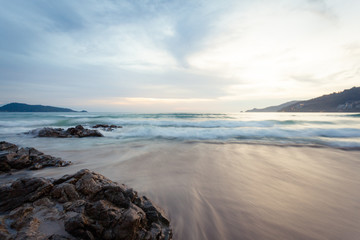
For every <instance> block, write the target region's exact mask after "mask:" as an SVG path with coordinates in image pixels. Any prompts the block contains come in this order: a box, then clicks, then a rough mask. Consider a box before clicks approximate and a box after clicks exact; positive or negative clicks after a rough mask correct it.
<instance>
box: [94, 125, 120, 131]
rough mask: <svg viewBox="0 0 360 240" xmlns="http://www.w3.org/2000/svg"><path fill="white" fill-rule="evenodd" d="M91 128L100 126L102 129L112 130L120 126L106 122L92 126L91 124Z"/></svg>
mask: <svg viewBox="0 0 360 240" xmlns="http://www.w3.org/2000/svg"><path fill="white" fill-rule="evenodd" d="M92 128H100V129H102V130H104V131H108V132H109V131H112V130H114V129H116V128H122V126H116V125H108V124H96V125H94V126H92Z"/></svg>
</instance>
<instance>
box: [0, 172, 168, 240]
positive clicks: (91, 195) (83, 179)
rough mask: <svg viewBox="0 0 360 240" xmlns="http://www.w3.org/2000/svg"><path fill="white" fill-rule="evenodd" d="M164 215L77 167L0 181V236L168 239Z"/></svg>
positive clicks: (147, 202)
mask: <svg viewBox="0 0 360 240" xmlns="http://www.w3.org/2000/svg"><path fill="white" fill-rule="evenodd" d="M169 224H170V223H169V220H168V219H167V218H166V216H165V215H164V213H163V212H162V210H161V209H160V208H159V207H157V206H156V205H155V204H154V203H153V202H151V201H150V200H149V199H147V198H146V197H139V196H138V194H137V192H136V191H134V190H132V189H131V188H128V187H126V186H125V185H120V184H117V183H115V182H113V181H111V180H109V179H107V178H105V177H104V176H102V175H100V174H97V173H94V172H91V171H89V170H81V171H79V172H77V173H75V174H74V175H65V176H63V177H62V178H60V179H57V180H51V179H45V178H26V179H19V180H16V181H15V182H13V183H12V184H11V185H6V186H2V187H0V239H104V240H107V239H144V240H145V239H146V240H151V239H157V240H160V239H164V240H165V239H171V238H172V231H171V228H170V226H169Z"/></svg>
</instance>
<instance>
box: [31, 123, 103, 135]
mask: <svg viewBox="0 0 360 240" xmlns="http://www.w3.org/2000/svg"><path fill="white" fill-rule="evenodd" d="M27 134H33V135H35V136H37V137H55V138H69V137H79V138H83V137H103V135H102V134H101V133H100V132H99V131H97V130H91V129H87V128H84V127H83V126H81V125H77V126H76V127H73V128H68V129H67V130H64V129H63V128H48V127H45V128H41V129H35V130H32V131H30V132H27Z"/></svg>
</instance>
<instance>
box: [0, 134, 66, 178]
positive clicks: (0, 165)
mask: <svg viewBox="0 0 360 240" xmlns="http://www.w3.org/2000/svg"><path fill="white" fill-rule="evenodd" d="M69 164H71V162H69V161H64V160H62V159H61V158H56V157H53V156H50V155H46V154H44V153H42V152H40V151H38V150H36V149H35V148H19V147H18V146H16V145H15V144H12V143H8V142H4V141H1V142H0V174H1V173H8V172H11V171H14V170H20V169H29V170H38V169H41V168H45V167H64V166H68V165H69Z"/></svg>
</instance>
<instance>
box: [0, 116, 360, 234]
mask: <svg viewBox="0 0 360 240" xmlns="http://www.w3.org/2000/svg"><path fill="white" fill-rule="evenodd" d="M288 117H289V116H288ZM83 118H84V117H83ZM289 118H291V116H290V117H289ZM331 118H332V119H333V118H334V117H333V116H331ZM337 118H340V120H339V121H346V120H348V121H354V123H353V125H350V126H349V125H347V127H345V125H346V124H345V125H343V126H342V125H340V124H336V125H331V126H332V127H331V128H329V125H330V124H326V123H324V122H326V118H325V120H324V118H323V119H322V120H321V121H322V123H321V124H322V126H325V127H323V129H325V130H326V131H327V132H333V133H334V132H337V138H336V139H335V141H333V142H330V140H332V139H330V140H327V141H324V140H323V141H322V142H324V143H329V142H330V143H331V144H335V143H337V142H340V140H342V141H341V142H342V143H344V142H345V143H346V144H348V145H347V146H349V145H351V146H354V145H356V143H357V141H358V136H356V135H355V134H356V131H350V130H346V129H353V128H355V129H356V127H357V125H356V122H357V121H358V120H357V119H358V118H356V117H355V118H354V117H348V118H346V117H343V116H338V117H337ZM350 118H351V119H350ZM349 119H350V120H349ZM45 120H46V121H48V119H45ZM131 120H132V121H133V119H131ZM82 121H83V122H82V123H84V121H85V120H82ZM86 121H89V120H86ZM109 121H110V120H109ZM112 121H113V122H116V121H120V120H119V119H112ZM121 121H124V120H121ZM151 121H153V122H157V123H158V124H159V123H160V122H161V121H164V120H161V119H160V120H157V121H156V120H154V119H153V118H152V119H151ZM166 121H169V122H170V123H171V121H173V122H176V123H175V124H177V125H179V122H181V121H182V122H183V123H186V124H189V122H191V121H193V125H196V124H198V125H199V124H200V123H201V122H203V121H210V120H209V119H208V118H207V119H205V120H204V119H202V120H200V121H199V120H198V119H196V120H190V121H189V119H187V120H185V121H184V120H181V121H178V119H176V120H174V119H173V120H166ZM211 121H212V123H213V124H214V125H215V123H216V124H220V123H221V124H223V125H224V124H227V125H231V124H237V125H239V124H241V123H242V124H248V125H250V124H252V125H257V126H256V127H247V128H248V129H246V130H247V131H248V132H251V131H255V130H257V131H259V132H261V130H264V132H266V131H267V132H270V131H272V132H279V131H282V129H281V128H280V127H279V126H276V125H269V126H266V127H259V126H258V125H259V124H260V123H262V124H263V123H264V121H266V122H269V119H265V120H264V119H262V120H259V121H261V122H260V123H259V121H258V122H256V121H253V120H252V121H248V122H241V121H239V120H233V119H232V120H224V119H221V120H218V119H212V120H211ZM235 121H236V122H235ZM280 121H285V120H283V119H280ZM286 121H287V120H286ZM302 121H303V120H302ZM309 121H313V119H311V120H309ZM3 122H5V120H4V121H3ZM129 122H131V121H129ZM145 122H146V121H145ZM15 123H16V121H15V122H12V124H14V125H15ZM116 123H119V122H116ZM123 123H124V122H123ZM347 123H348V122H347ZM48 124H49V123H48ZM70 124H73V122H71V123H70ZM207 124H209V122H207ZM311 124H313V125H314V124H318V125H319V123H311ZM311 124H310V123H305V124H304V123H302V125H301V126H302V127H303V128H312V129H313V128H314V126H313V125H311ZM49 125H50V126H58V125H56V123H51V124H49ZM88 125H89V123H88ZM123 125H124V126H123V129H119V130H116V131H114V132H110V133H106V132H104V134H105V137H104V138H96V139H95V138H86V139H85V138H66V139H58V138H34V137H32V136H25V135H19V134H18V133H16V134H15V132H13V133H9V132H10V131H9V129H10V128H8V129H7V130H3V133H2V134H3V140H6V141H12V142H14V143H16V144H19V145H21V146H31V147H35V148H37V149H39V150H40V151H42V152H45V153H46V154H50V155H53V156H56V157H61V158H62V159H64V160H70V161H72V163H73V164H72V165H71V166H68V167H63V168H46V169H42V170H39V171H20V172H18V173H14V174H13V175H12V176H1V177H0V180H1V181H2V182H5V181H8V180H9V179H15V178H17V177H20V176H41V177H51V178H57V177H61V176H62V175H64V174H71V173H75V172H76V171H78V170H80V169H84V168H87V169H90V170H92V171H95V172H98V173H100V174H103V175H104V176H106V177H107V178H109V179H111V180H113V181H117V182H120V183H125V184H126V185H128V186H129V187H131V188H134V189H135V190H136V191H138V192H139V194H140V195H146V196H148V197H149V198H151V199H152V200H153V201H154V202H156V204H158V205H159V206H161V208H163V209H164V210H165V212H166V214H167V215H168V216H169V218H170V222H171V225H172V228H173V233H174V239H181V240H182V239H357V238H358V236H359V235H360V230H359V229H360V228H359V226H360V214H359V209H360V194H359V191H358V190H359V187H360V175H359V174H358V173H359V170H360V151H358V150H357V148H356V147H355V148H349V147H348V148H344V146H343V145H341V146H338V147H334V146H331V144H315V143H316V141H313V140H314V137H312V138H311V139H312V140H309V141H308V142H305V143H303V144H301V142H303V141H304V138H302V139H301V141H299V139H295V140H294V141H293V142H290V140H291V137H290V138H287V139H284V138H283V139H280V140H279V139H277V140H276V141H275V140H273V139H268V138H263V139H259V138H256V139H255V138H254V137H253V138H254V139H250V140H249V139H247V141H244V140H236V139H235V138H231V139H230V138H227V139H219V138H212V139H199V138H195V137H191V138H190V137H189V138H182V139H179V138H175V137H172V138H169V137H168V136H167V137H166V138H165V137H162V138H161V137H151V138H144V137H136V138H134V137H133V138H121V137H119V136H121V134H122V132H121V131H123V132H125V133H127V131H129V130H125V131H124V129H126V128H127V125H126V124H123ZM173 125H174V124H173ZM183 125H184V124H183ZM203 125H204V124H203ZM304 125H305V126H304ZM140 127H143V128H146V127H147V128H149V129H150V128H156V126H155V127H154V124H153V125H148V126H146V125H145V126H144V122H142V126H140V125H139V126H136V127H135V126H133V125H132V126H130V125H129V126H128V128H133V130H136V129H135V128H140ZM299 127H300V125H299V124H298V125H296V127H293V129H287V130H295V129H298V128H299ZM28 128H33V126H28ZM165 128H168V130H169V131H168V132H167V134H170V130H171V128H174V126H167V127H163V129H161V130H162V131H164V132H165V130H166V129H165ZM241 128H245V127H237V129H230V130H233V131H240V130H243V131H244V130H245V129H241ZM249 128H254V129H249ZM255 128H256V129H255ZM262 128H267V129H262ZM285 128H288V126H285ZM16 129H18V127H16ZM215 129H216V128H209V129H204V128H203V129H194V131H197V130H199V131H200V130H202V131H204V132H206V130H208V132H211V131H212V132H211V133H213V132H214V130H215ZM339 129H341V130H342V135H345V134H350V132H351V134H352V135H351V136H347V137H346V138H345V137H343V139H340V138H341V134H339V132H340V130H339ZM217 130H218V131H220V130H221V129H220V128H219V127H217ZM325 130H322V132H324V131H325ZM5 131H7V132H6V133H5ZM194 131H193V132H194ZM318 131H319V132H321V131H320V130H318ZM148 132H150V130H148ZM173 132H177V133H179V132H182V133H183V134H182V136H183V135H184V133H185V132H187V133H188V132H189V127H183V126H178V127H177V129H176V130H175V131H173ZM288 132H289V131H288ZM303 132H306V130H304V131H303ZM106 134H108V135H106ZM116 134H117V136H118V137H112V136H114V135H116ZM192 136H193V135H192ZM317 138H320V137H317ZM321 138H323V136H322V137H321ZM333 138H335V137H333ZM309 139H310V138H309ZM339 139H340V140H339ZM317 142H320V140H319V139H318V141H317Z"/></svg>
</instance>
